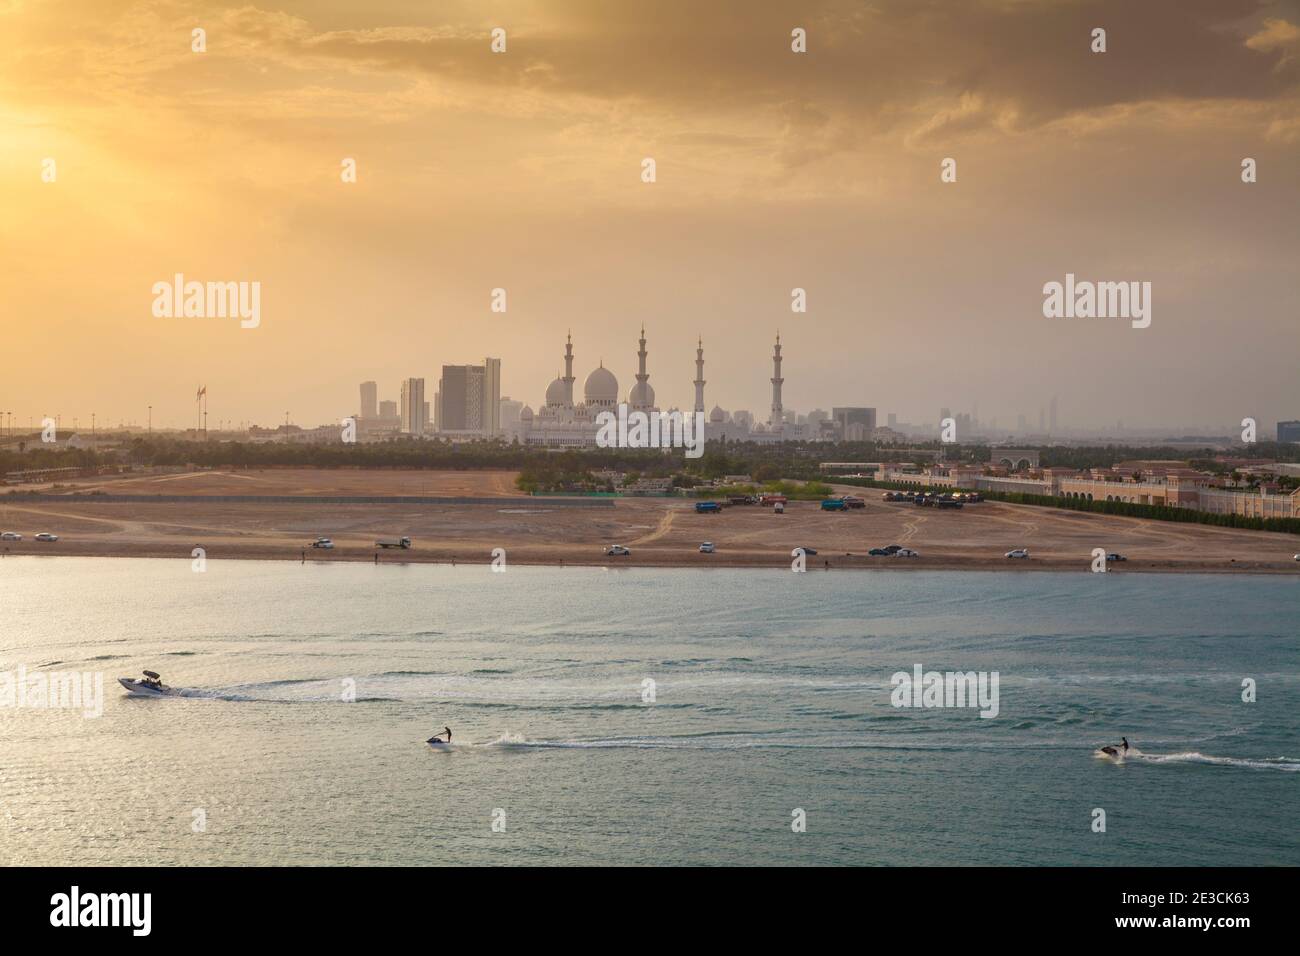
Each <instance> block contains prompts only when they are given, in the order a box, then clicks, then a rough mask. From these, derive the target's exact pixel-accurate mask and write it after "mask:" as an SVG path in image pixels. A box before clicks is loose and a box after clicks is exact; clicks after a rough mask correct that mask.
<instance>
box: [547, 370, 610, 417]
mask: <svg viewBox="0 0 1300 956" xmlns="http://www.w3.org/2000/svg"><path fill="white" fill-rule="evenodd" d="M548 394H549V390H548ZM582 394H583V397H584V398H586V400H587V404H588V405H597V406H600V407H603V408H613V407H614V406H615V405H617V404H618V379H616V378H615V377H614V373H613V372H611V371H610V370H609V369H607V368H605V366H603V365H602V366H600V368H598V369H595V370H594V371H593V372H592V373H591V374H590V375H588V376H587V382H586V384H585V385H583V386H582Z"/></svg>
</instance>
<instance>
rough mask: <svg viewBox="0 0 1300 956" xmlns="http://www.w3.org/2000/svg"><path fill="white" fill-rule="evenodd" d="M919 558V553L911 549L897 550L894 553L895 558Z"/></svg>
mask: <svg viewBox="0 0 1300 956" xmlns="http://www.w3.org/2000/svg"><path fill="white" fill-rule="evenodd" d="M920 556H921V554H920V552H918V551H913V550H912V549H911V548H899V549H898V550H897V551H895V552H894V557H896V558H919V557H920Z"/></svg>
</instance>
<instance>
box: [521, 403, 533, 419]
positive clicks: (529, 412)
mask: <svg viewBox="0 0 1300 956" xmlns="http://www.w3.org/2000/svg"><path fill="white" fill-rule="evenodd" d="M519 420H520V421H521V422H531V421H532V420H533V409H532V406H530V405H525V406H524V407H523V410H522V411H520V412H519Z"/></svg>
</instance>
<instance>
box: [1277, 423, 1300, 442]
mask: <svg viewBox="0 0 1300 956" xmlns="http://www.w3.org/2000/svg"><path fill="white" fill-rule="evenodd" d="M1277 440H1278V441H1280V442H1300V421H1290V422H1278V423H1277Z"/></svg>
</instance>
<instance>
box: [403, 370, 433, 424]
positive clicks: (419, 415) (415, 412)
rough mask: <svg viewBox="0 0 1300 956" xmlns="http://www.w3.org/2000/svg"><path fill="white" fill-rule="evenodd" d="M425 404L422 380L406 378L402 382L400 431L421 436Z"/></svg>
mask: <svg viewBox="0 0 1300 956" xmlns="http://www.w3.org/2000/svg"><path fill="white" fill-rule="evenodd" d="M426 407H427V406H426V403H425V401H424V379H422V378H408V379H403V381H402V401H401V410H402V431H404V432H405V433H406V434H408V435H423V434H424V426H425V425H426V424H427V420H426V419H425V408H426Z"/></svg>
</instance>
